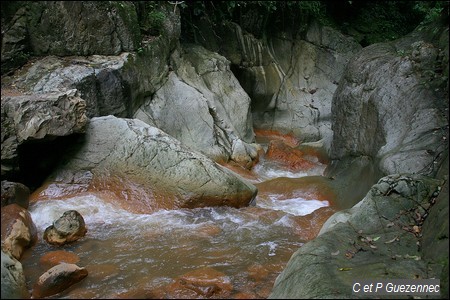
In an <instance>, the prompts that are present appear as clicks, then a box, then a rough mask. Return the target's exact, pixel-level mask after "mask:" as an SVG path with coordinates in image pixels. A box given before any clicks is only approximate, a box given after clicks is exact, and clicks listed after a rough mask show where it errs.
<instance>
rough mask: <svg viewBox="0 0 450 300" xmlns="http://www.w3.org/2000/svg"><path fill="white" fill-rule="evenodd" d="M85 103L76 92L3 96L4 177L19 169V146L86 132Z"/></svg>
mask: <svg viewBox="0 0 450 300" xmlns="http://www.w3.org/2000/svg"><path fill="white" fill-rule="evenodd" d="M85 110H86V104H85V102H84V101H83V99H81V98H80V97H79V96H78V95H77V94H76V91H74V90H70V91H66V92H60V93H48V94H40V95H23V96H8V97H2V102H1V114H2V136H1V143H2V147H1V148H2V159H1V162H2V171H1V172H2V176H4V175H10V174H11V173H14V172H17V171H18V169H19V161H18V160H19V153H18V149H19V146H21V145H23V144H25V143H29V142H32V141H37V140H40V141H44V140H47V141H52V140H54V139H55V137H61V136H68V135H71V134H73V133H81V132H84V129H85V125H86V124H87V117H86V115H85Z"/></svg>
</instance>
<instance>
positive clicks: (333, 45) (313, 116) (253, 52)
mask: <svg viewBox="0 0 450 300" xmlns="http://www.w3.org/2000/svg"><path fill="white" fill-rule="evenodd" d="M198 30H200V31H201V33H202V37H203V36H206V37H209V39H207V40H202V39H201V41H202V42H203V45H204V46H205V47H207V48H209V49H213V50H214V51H217V52H219V53H220V54H222V55H223V56H225V57H226V58H227V59H229V60H230V61H231V65H232V70H233V72H234V73H235V75H236V77H237V78H238V80H239V82H240V83H241V85H242V87H243V88H244V90H245V91H246V92H247V93H248V95H249V96H250V98H251V99H252V105H251V106H252V113H253V121H254V126H255V127H256V128H263V129H276V130H280V131H283V132H293V133H294V134H295V135H296V136H298V137H300V138H301V139H302V140H303V141H317V140H320V139H323V142H324V147H325V149H327V150H329V148H330V143H331V139H332V135H333V134H332V130H331V102H332V97H333V93H334V91H335V90H336V88H337V85H338V82H339V80H340V78H341V76H342V74H343V71H344V68H345V65H346V64H347V63H348V61H349V60H350V58H351V56H352V55H353V54H355V53H356V52H358V51H359V50H360V49H361V46H360V45H359V44H358V43H357V42H356V41H355V40H354V39H353V38H350V37H348V36H345V35H343V34H341V33H340V32H338V31H337V30H335V29H333V28H331V27H327V26H321V25H319V24H318V23H312V24H311V25H310V26H309V28H308V30H307V31H306V34H305V36H304V37H303V38H299V37H294V36H293V34H292V33H290V32H277V34H275V35H272V34H271V35H268V36H267V39H258V38H256V37H255V36H254V35H252V34H251V33H248V32H246V31H245V30H243V29H242V28H241V27H240V26H239V25H238V24H235V23H232V22H228V23H227V24H225V25H224V26H217V27H215V28H214V30H216V31H217V32H218V34H219V36H220V40H219V39H218V38H215V37H214V36H215V34H214V33H213V34H211V32H210V31H211V30H210V28H209V27H206V26H204V27H202V28H199V29H198Z"/></svg>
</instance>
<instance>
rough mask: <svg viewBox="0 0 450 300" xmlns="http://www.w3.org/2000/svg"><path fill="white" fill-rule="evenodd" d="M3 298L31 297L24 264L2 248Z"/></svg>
mask: <svg viewBox="0 0 450 300" xmlns="http://www.w3.org/2000/svg"><path fill="white" fill-rule="evenodd" d="M1 290H2V299H29V298H30V293H29V292H28V288H27V285H26V281H25V275H24V274H23V269H22V264H21V263H20V262H19V261H18V260H17V259H15V258H13V257H11V256H10V255H8V254H6V253H5V252H3V250H2V288H1Z"/></svg>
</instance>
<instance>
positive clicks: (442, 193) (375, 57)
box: [269, 23, 448, 298]
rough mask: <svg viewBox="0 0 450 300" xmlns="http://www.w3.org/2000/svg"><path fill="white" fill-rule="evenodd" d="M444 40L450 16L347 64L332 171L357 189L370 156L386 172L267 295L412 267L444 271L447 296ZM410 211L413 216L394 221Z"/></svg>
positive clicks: (347, 290) (320, 289)
mask: <svg viewBox="0 0 450 300" xmlns="http://www.w3.org/2000/svg"><path fill="white" fill-rule="evenodd" d="M447 41H448V23H446V24H444V25H443V24H434V25H431V26H430V27H428V28H427V29H422V31H415V32H413V33H411V34H410V35H409V36H407V37H405V38H402V39H400V40H396V41H393V42H391V43H382V44H374V45H372V46H369V47H366V48H364V49H363V50H362V51H360V52H359V53H357V54H356V55H355V56H354V57H353V58H352V60H351V62H350V63H349V64H348V65H347V68H346V70H345V73H344V76H343V78H342V79H341V81H340V84H339V87H338V89H337V90H336V92H335V94H334V96H333V103H332V128H333V132H334V135H333V142H332V147H331V155H332V158H333V159H334V166H333V167H332V168H330V171H329V174H334V175H335V176H336V177H339V178H340V179H339V181H341V183H342V182H347V183H346V187H347V188H349V187H350V190H351V191H354V188H353V187H355V188H357V187H358V186H359V185H360V184H361V181H362V182H364V174H362V178H358V179H357V180H356V179H355V181H354V182H353V183H352V182H351V181H350V179H351V178H352V175H351V174H345V173H346V171H345V170H346V169H347V170H348V169H351V167H352V165H353V166H355V165H359V166H361V161H363V160H366V161H367V163H366V164H365V165H366V166H370V165H372V166H375V168H379V170H380V171H381V174H385V175H388V176H387V177H383V178H381V179H380V180H379V181H378V183H377V184H376V185H373V186H372V188H371V190H370V191H369V193H367V195H366V196H365V197H364V199H363V200H362V201H359V200H357V201H356V202H357V203H355V202H354V203H353V204H355V205H354V206H353V207H352V208H350V209H347V210H344V211H342V212H339V213H337V214H335V215H334V216H332V217H331V218H330V219H329V220H328V221H327V222H326V223H325V224H324V227H323V228H322V230H321V233H320V234H319V236H318V237H317V238H316V239H315V240H314V241H312V242H310V243H308V244H306V245H304V246H303V247H302V248H301V249H300V250H298V251H297V252H296V253H295V254H294V255H293V256H292V258H291V260H290V261H289V263H288V266H287V268H286V270H285V271H284V272H283V273H282V274H281V275H280V276H279V277H278V278H277V281H276V283H275V286H274V288H273V291H272V294H271V295H270V297H269V298H323V297H324V298H328V297H333V298H334V297H336V298H341V297H342V298H350V297H353V296H354V295H352V289H351V284H352V283H351V282H350V281H351V280H355V279H359V278H392V279H395V278H410V277H411V274H414V276H417V277H416V278H440V279H441V296H443V297H448V201H447V199H448V167H447V166H446V165H447V163H448V101H447V100H448V43H447ZM349 166H350V168H349ZM417 174H422V175H417ZM365 176H366V177H367V176H370V177H372V176H373V173H372V174H370V173H369V174H367V173H366V174H365ZM434 177H436V178H437V179H438V180H436V179H433V178H434ZM353 178H354V177H353ZM375 178H376V177H375ZM347 194H349V193H347ZM407 199H409V200H407ZM355 200H356V199H355ZM409 201H411V202H409ZM400 202H401V203H402V205H400V206H398V207H396V206H397V204H396V203H400ZM407 203H409V204H407ZM349 204H350V203H347V205H349ZM353 204H350V206H352V205H353ZM403 205H406V206H403ZM434 205H436V207H434ZM438 207H439V208H438ZM405 212H413V213H414V214H415V217H413V216H412V215H411V216H409V218H412V219H410V220H409V221H408V222H407V224H409V225H407V224H404V225H401V226H398V227H397V225H398V221H399V220H400V218H399V215H400V214H402V213H405ZM369 215H370V217H369ZM438 215H439V217H438ZM377 216H378V217H377ZM431 216H433V217H431ZM431 218H438V219H439V221H436V220H433V219H431ZM436 222H438V224H439V225H437V223H436ZM409 226H412V227H409ZM394 227H397V228H400V230H398V229H397V230H394V229H393V228H394ZM443 232H446V233H443ZM374 236H376V237H378V238H380V241H382V243H377V242H375V241H374V240H373V239H372V238H373V237H374ZM438 237H440V238H438ZM348 241H350V244H349V243H348ZM430 245H433V246H432V247H434V249H433V250H432V248H431V247H430ZM445 245H447V246H445ZM445 247H447V249H446V250H441V251H439V250H437V249H443V248H445ZM411 253H413V254H411ZM393 255H394V256H393ZM411 259H414V260H415V261H414V263H411ZM422 270H427V272H425V273H423V272H422ZM310 274H314V276H310ZM446 295H447V296H446Z"/></svg>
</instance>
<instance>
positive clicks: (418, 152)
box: [331, 32, 448, 174]
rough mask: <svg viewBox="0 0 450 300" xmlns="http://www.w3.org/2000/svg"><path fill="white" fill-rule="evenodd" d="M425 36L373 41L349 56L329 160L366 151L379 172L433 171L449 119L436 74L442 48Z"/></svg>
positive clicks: (337, 98) (335, 101) (335, 106)
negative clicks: (375, 163)
mask: <svg viewBox="0 0 450 300" xmlns="http://www.w3.org/2000/svg"><path fill="white" fill-rule="evenodd" d="M447 35H448V32H447ZM427 39H428V37H427V36H426V35H423V34H422V36H420V35H419V36H417V35H411V36H409V37H405V38H404V39H402V40H398V41H393V42H389V43H380V44H374V45H371V46H369V47H366V48H364V49H363V50H362V51H361V52H360V53H358V54H357V55H355V57H354V58H353V59H352V60H351V62H350V63H349V64H348V66H347V68H346V70H345V74H344V76H343V78H342V80H341V82H340V84H339V87H338V89H337V90H336V93H335V94H334V97H333V106H332V124H333V125H332V126H333V127H332V128H333V131H334V137H333V142H332V148H331V157H332V159H342V158H343V157H344V156H358V155H367V156H370V157H373V158H375V159H376V160H377V161H378V162H379V163H378V167H379V168H380V170H381V171H382V172H383V174H393V173H424V174H434V173H436V170H437V168H436V166H439V165H440V163H441V161H442V159H443V157H442V155H440V154H441V153H442V151H443V150H444V148H445V144H446V136H445V128H446V126H448V121H447V120H446V113H445V109H444V105H445V103H444V102H441V101H442V100H441V97H445V91H444V90H443V88H444V89H445V86H442V84H441V83H439V81H440V80H441V79H440V77H441V76H442V75H440V74H438V73H434V70H436V68H439V64H441V63H442V57H441V60H438V59H437V53H439V52H441V51H442V49H441V50H439V49H438V48H437V47H436V46H435V45H433V44H432V43H430V42H427ZM407 42H408V43H407ZM407 54H409V55H407ZM435 64H436V65H435ZM430 72H431V73H430ZM430 74H432V75H430ZM430 76H431V77H430ZM433 86H434V87H433ZM443 93H444V94H443ZM447 109H448V106H447Z"/></svg>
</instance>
